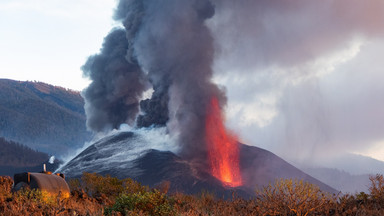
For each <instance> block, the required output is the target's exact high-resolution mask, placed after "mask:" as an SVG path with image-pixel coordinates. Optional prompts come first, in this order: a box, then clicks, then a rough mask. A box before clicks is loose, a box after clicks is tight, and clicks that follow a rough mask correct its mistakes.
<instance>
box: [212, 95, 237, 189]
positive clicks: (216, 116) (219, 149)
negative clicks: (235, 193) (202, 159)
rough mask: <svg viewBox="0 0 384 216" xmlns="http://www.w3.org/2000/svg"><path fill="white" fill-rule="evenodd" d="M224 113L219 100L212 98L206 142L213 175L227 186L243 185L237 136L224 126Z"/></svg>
mask: <svg viewBox="0 0 384 216" xmlns="http://www.w3.org/2000/svg"><path fill="white" fill-rule="evenodd" d="M223 121H224V118H223V113H222V111H221V109H220V106H219V102H218V100H217V98H215V97H214V98H212V99H211V103H210V106H209V107H208V112H207V117H206V124H205V127H206V128H205V129H206V142H207V147H208V148H207V149H208V161H209V164H210V166H211V173H212V175H213V176H214V177H216V178H217V179H219V180H220V181H221V182H222V183H223V184H224V185H225V186H229V187H238V186H241V185H242V178H241V173H240V168H239V147H238V142H237V139H236V136H235V135H233V134H231V133H229V132H228V131H227V130H226V128H225V126H224V123H223Z"/></svg>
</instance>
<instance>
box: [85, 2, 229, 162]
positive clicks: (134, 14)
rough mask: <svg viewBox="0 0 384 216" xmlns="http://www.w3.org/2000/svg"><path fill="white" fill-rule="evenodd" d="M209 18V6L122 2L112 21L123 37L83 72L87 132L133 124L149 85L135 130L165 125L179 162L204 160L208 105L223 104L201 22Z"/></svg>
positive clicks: (115, 35) (109, 41) (111, 40)
mask: <svg viewBox="0 0 384 216" xmlns="http://www.w3.org/2000/svg"><path fill="white" fill-rule="evenodd" d="M214 11H215V9H214V6H213V4H212V3H211V2H210V1H209V0H166V1H157V0H121V1H120V2H119V4H118V7H117V10H116V14H115V19H116V20H119V21H122V23H123V26H124V28H125V30H121V29H120V30H115V31H113V32H112V33H110V35H108V36H107V37H106V39H105V43H104V45H103V49H102V50H101V54H99V55H96V56H93V57H91V58H90V59H89V60H88V62H87V63H86V65H85V66H84V71H85V74H86V75H89V76H90V77H91V79H92V81H93V82H92V84H91V85H90V86H89V87H88V88H87V89H86V91H85V93H84V96H85V99H86V110H87V116H88V126H89V128H90V129H92V130H95V131H101V130H104V129H105V128H109V127H110V128H118V126H119V125H120V124H121V123H125V122H126V123H132V122H133V121H134V120H135V117H136V116H137V113H138V111H139V101H140V96H141V94H142V93H143V91H144V90H145V89H146V81H147V80H148V82H149V83H150V84H151V85H152V87H153V90H154V92H153V94H152V97H151V98H150V99H147V100H143V101H141V103H140V106H141V112H142V113H143V114H142V115H140V116H139V117H138V118H137V126H139V127H148V126H162V125H167V127H168V129H169V132H170V134H171V135H174V136H175V137H177V138H178V140H179V142H178V143H180V144H181V145H182V148H181V149H182V150H181V153H180V154H181V155H183V156H185V157H191V156H192V155H193V156H196V155H201V153H203V152H204V151H205V149H204V148H205V145H203V143H204V138H205V136H204V130H205V127H204V125H205V119H206V112H207V107H208V105H209V104H210V100H211V99H212V97H215V98H217V99H218V100H219V101H220V104H221V105H222V106H223V105H224V104H225V103H226V98H225V96H224V94H223V92H222V91H221V90H220V89H219V88H218V87H217V86H216V85H215V84H213V83H212V81H211V80H212V76H213V71H212V68H211V66H212V63H213V59H214V44H213V38H212V36H211V33H210V30H209V29H208V27H207V26H206V20H207V19H209V18H211V17H212V16H213V15H214ZM123 35H124V36H123ZM142 71H144V72H145V76H144V73H143V72H142ZM202 156H203V157H205V155H202Z"/></svg>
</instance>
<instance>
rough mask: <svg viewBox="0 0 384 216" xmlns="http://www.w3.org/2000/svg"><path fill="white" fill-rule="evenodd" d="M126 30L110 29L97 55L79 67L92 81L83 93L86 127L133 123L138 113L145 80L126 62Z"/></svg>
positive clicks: (98, 127)
mask: <svg viewBox="0 0 384 216" xmlns="http://www.w3.org/2000/svg"><path fill="white" fill-rule="evenodd" d="M128 47H129V44H128V41H127V39H126V33H125V31H124V30H122V29H116V30H113V31H112V32H111V33H110V34H109V35H108V36H107V37H106V38H105V40H104V44H103V48H102V49H101V51H100V54H97V55H94V56H91V57H90V58H89V59H88V61H87V62H86V63H85V65H84V66H83V68H82V69H83V71H84V75H85V76H88V77H89V78H91V80H92V83H91V84H90V85H89V87H88V88H87V89H85V91H84V92H83V96H84V98H85V111H86V114H87V126H88V128H89V129H91V130H93V131H97V132H100V131H105V130H108V129H113V128H118V127H119V126H120V125H121V124H122V123H129V124H133V122H134V121H135V118H136V115H137V113H138V112H139V102H140V98H141V96H142V93H143V91H144V90H146V88H148V87H147V86H148V84H147V80H146V77H145V75H144V73H143V72H142V70H141V69H140V67H139V65H138V64H137V63H135V62H129V61H127V58H128V57H130V56H127V49H128Z"/></svg>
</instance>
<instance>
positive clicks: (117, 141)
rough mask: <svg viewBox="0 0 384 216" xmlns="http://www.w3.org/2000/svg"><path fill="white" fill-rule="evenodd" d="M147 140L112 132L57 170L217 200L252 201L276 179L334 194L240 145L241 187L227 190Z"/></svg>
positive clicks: (141, 135)
mask: <svg viewBox="0 0 384 216" xmlns="http://www.w3.org/2000/svg"><path fill="white" fill-rule="evenodd" d="M148 137H149V136H148V135H146V133H145V132H144V133H143V132H142V131H141V132H136V131H135V132H133V131H125V132H116V133H114V134H112V135H109V136H106V137H104V138H102V139H100V140H99V141H96V142H95V143H94V144H92V145H90V146H89V147H88V148H86V149H85V150H84V151H82V152H81V153H80V154H78V155H77V156H76V157H75V158H73V159H72V160H70V161H69V162H68V163H67V164H65V165H64V166H63V167H61V168H60V169H59V170H58V171H59V172H62V173H64V174H65V175H66V176H67V177H69V178H79V177H81V175H82V173H83V172H90V173H99V174H102V175H107V174H108V175H111V176H114V177H118V178H132V179H134V180H136V181H138V182H140V183H142V184H143V185H148V186H150V187H156V186H157V185H159V184H161V183H162V182H166V181H167V182H170V190H169V191H170V192H183V193H187V194H197V193H200V192H202V191H209V192H212V193H214V194H216V196H218V197H223V198H228V197H230V196H231V194H232V192H233V191H235V192H236V193H237V194H238V195H239V196H242V197H252V196H253V195H254V190H255V189H256V188H261V187H262V186H266V185H268V184H269V183H273V182H274V180H275V179H278V178H291V179H302V180H304V181H306V182H310V183H313V184H316V185H318V186H319V187H320V189H322V190H323V191H327V192H330V193H336V192H337V191H336V190H335V189H333V188H331V187H330V186H328V185H326V184H324V183H322V182H320V181H319V180H317V179H315V178H313V177H311V176H309V175H307V174H306V173H304V172H302V171H301V170H299V169H297V168H296V167H294V166H292V165H290V164H289V163H287V162H286V161H284V160H283V159H281V158H280V157H278V156H276V155H275V154H273V153H271V152H269V151H267V150H264V149H261V148H257V147H254V146H248V145H244V144H239V156H240V157H239V159H240V170H241V174H242V180H243V185H242V186H239V187H231V186H229V185H226V184H223V183H222V181H220V179H218V178H216V177H214V176H213V175H211V174H210V170H209V169H207V168H206V167H204V166H203V165H201V164H199V163H196V162H190V161H188V160H186V159H183V158H181V157H179V156H178V155H176V154H175V153H173V152H172V151H167V150H165V149H166V148H165V147H164V146H167V143H161V141H160V142H157V143H156V144H155V145H154V144H153V142H152V140H151V139H150V138H148Z"/></svg>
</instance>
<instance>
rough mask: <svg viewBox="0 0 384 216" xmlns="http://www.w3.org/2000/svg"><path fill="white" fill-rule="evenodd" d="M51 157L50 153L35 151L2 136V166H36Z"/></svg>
mask: <svg viewBox="0 0 384 216" xmlns="http://www.w3.org/2000/svg"><path fill="white" fill-rule="evenodd" d="M48 159H49V155H48V154H46V153H43V152H38V151H35V150H33V149H31V148H29V147H27V146H25V145H22V144H19V143H16V142H12V141H8V140H6V139H4V138H3V137H0V167H1V166H13V167H27V166H36V165H39V164H41V163H43V162H45V161H47V160H48Z"/></svg>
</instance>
